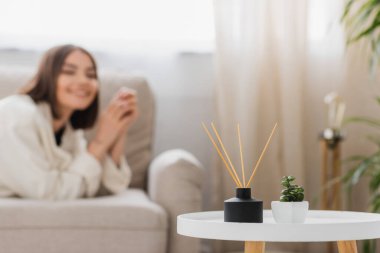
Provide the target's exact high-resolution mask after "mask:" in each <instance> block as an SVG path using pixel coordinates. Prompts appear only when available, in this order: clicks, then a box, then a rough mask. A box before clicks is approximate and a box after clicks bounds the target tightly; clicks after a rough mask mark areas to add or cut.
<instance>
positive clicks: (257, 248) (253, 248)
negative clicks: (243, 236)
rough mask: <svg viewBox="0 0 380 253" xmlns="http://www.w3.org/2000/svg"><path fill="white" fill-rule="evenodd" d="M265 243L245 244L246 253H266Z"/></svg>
mask: <svg viewBox="0 0 380 253" xmlns="http://www.w3.org/2000/svg"><path fill="white" fill-rule="evenodd" d="M264 252H265V242H245V246H244V253H264Z"/></svg>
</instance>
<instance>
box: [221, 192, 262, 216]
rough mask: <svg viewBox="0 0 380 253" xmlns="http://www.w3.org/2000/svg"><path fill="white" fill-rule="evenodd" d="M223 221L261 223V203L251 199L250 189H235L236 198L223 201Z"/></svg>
mask: <svg viewBox="0 0 380 253" xmlns="http://www.w3.org/2000/svg"><path fill="white" fill-rule="evenodd" d="M224 221H225V222H247V223H263V201H262V200H257V199H254V198H252V197H251V188H236V197H235V198H231V199H228V200H226V201H224Z"/></svg>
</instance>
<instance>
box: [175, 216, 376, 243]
mask: <svg viewBox="0 0 380 253" xmlns="http://www.w3.org/2000/svg"><path fill="white" fill-rule="evenodd" d="M223 216H224V214H223V211H213V212H199V213H188V214H183V215H179V216H178V217H177V232H178V234H181V235H185V236H191V237H197V238H205V239H218V240H233V241H266V242H321V241H347V240H364V239H375V238H380V214H377V213H363V212H347V211H318V210H309V212H308V214H307V218H306V221H305V223H302V224H284V223H282V224H278V223H276V222H275V221H274V219H273V216H272V211H271V210H264V222H263V223H238V222H224V218H223Z"/></svg>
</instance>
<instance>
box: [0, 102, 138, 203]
mask: <svg viewBox="0 0 380 253" xmlns="http://www.w3.org/2000/svg"><path fill="white" fill-rule="evenodd" d="M130 180H131V170H130V168H129V166H128V164H127V163H126V160H125V159H124V158H122V160H121V162H120V168H117V166H116V165H115V163H114V162H113V160H112V159H111V158H110V157H109V156H107V157H106V158H105V160H104V162H103V163H102V164H101V163H99V162H98V160H97V159H95V157H93V156H92V155H91V154H89V153H88V152H87V144H86V141H85V139H84V136H83V131H82V130H74V129H73V128H72V127H71V126H70V125H69V124H68V125H67V126H66V129H65V131H64V134H63V136H62V143H61V145H60V146H57V144H56V141H55V137H54V132H53V127H52V114H51V110H50V106H49V105H48V104H46V103H38V104H36V103H34V101H33V100H32V99H31V98H30V97H29V96H28V95H13V96H10V97H7V98H5V99H2V100H0V197H7V196H20V197H25V198H35V199H54V200H62V199H74V198H80V197H91V196H94V195H95V194H96V193H97V191H98V189H99V187H100V185H101V184H102V185H103V186H104V187H105V188H106V189H108V190H109V191H110V192H112V193H118V192H121V191H123V190H125V189H126V188H127V186H128V185H129V183H130Z"/></svg>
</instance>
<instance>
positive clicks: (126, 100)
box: [116, 87, 138, 135]
mask: <svg viewBox="0 0 380 253" xmlns="http://www.w3.org/2000/svg"><path fill="white" fill-rule="evenodd" d="M116 99H117V100H119V101H120V102H121V103H122V104H123V105H124V106H125V108H126V113H124V114H123V116H122V127H121V129H120V132H119V134H120V135H125V134H126V133H127V131H128V129H129V127H130V126H131V125H132V124H133V123H134V122H135V121H136V119H137V117H138V109H137V97H136V91H134V90H132V89H128V88H125V87H122V88H121V89H120V90H119V91H118V93H117V94H116Z"/></svg>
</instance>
